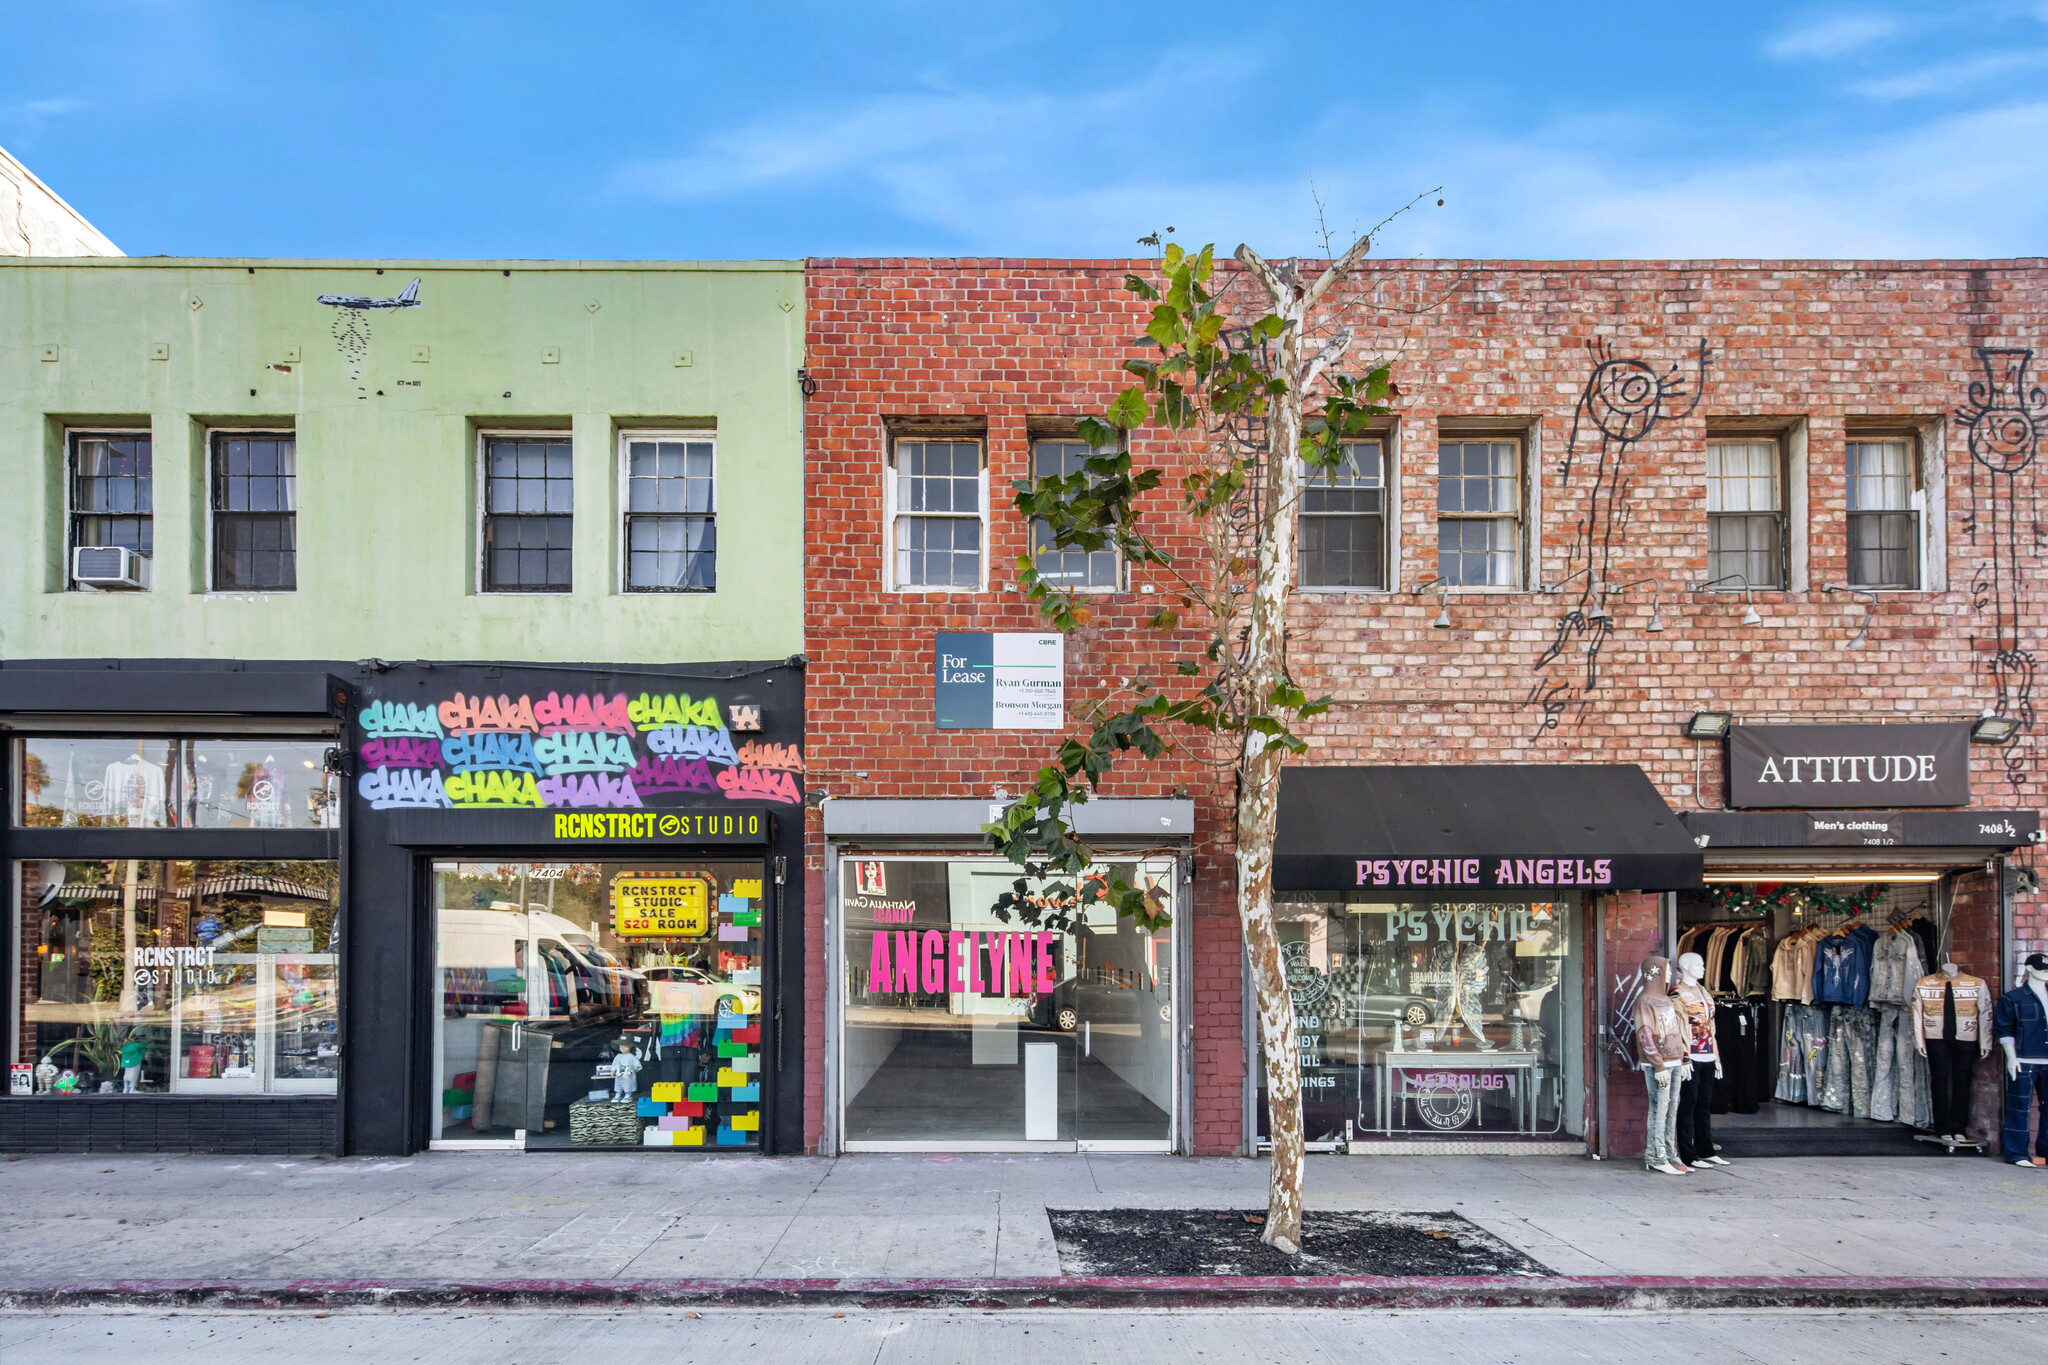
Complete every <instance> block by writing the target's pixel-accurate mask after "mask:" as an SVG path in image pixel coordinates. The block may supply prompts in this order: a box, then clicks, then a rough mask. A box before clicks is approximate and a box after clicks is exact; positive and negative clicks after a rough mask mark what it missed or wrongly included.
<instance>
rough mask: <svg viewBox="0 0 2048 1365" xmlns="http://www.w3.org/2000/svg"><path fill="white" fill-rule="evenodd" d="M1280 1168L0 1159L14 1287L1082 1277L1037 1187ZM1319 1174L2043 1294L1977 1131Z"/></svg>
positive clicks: (2013, 1201)
mask: <svg viewBox="0 0 2048 1365" xmlns="http://www.w3.org/2000/svg"><path fill="white" fill-rule="evenodd" d="M1265 1177H1266V1173H1265V1165H1264V1163H1263V1162H1256V1161H1247V1160H1227V1159H1226V1160H1185V1159H1176V1158H1170V1157H1149V1156H1073V1155H1058V1156H1034V1155H1015V1156H1007V1155H1005V1156H860V1157H844V1158H840V1159H838V1160H824V1159H793V1158H758V1157H752V1158H750V1157H723V1158H721V1157H688V1156H680V1155H666V1154H663V1155H622V1154H608V1155H592V1156H576V1155H555V1154H541V1153H533V1154H524V1155H513V1154H488V1155H482V1154H478V1155H472V1154H455V1153H436V1154H431V1155H423V1156H419V1157H414V1158H410V1159H403V1160H377V1159H369V1158H351V1159H345V1160H322V1159H296V1160H293V1159H261V1158H239V1157H214V1156H29V1157H18V1158H9V1159H8V1160H7V1161H6V1162H5V1163H4V1164H0V1295H5V1296H10V1297H11V1298H12V1299H13V1301H15V1302H29V1301H33V1300H35V1299H38V1298H45V1297H47V1296H48V1295H49V1294H50V1293H51V1291H64V1292H65V1293H67V1294H85V1295H87V1296H88V1297H95V1296H97V1297H102V1298H106V1297H109V1296H111V1298H112V1299H118V1298H119V1296H120V1293H121V1292H129V1291H132V1292H134V1293H137V1294H141V1293H142V1292H143V1290H144V1287H145V1286H157V1287H158V1288H157V1291H156V1292H158V1293H159V1294H160V1295H161V1294H162V1293H164V1292H168V1291H167V1288H166V1287H169V1286H177V1285H183V1286H188V1287H189V1286H198V1285H209V1286H214V1287H216V1288H218V1289H219V1290H221V1292H222V1293H223V1294H226V1296H227V1297H228V1298H232V1297H233V1295H232V1293H231V1292H229V1291H232V1290H233V1289H234V1287H236V1286H243V1287H247V1288H249V1289H250V1290H251V1291H252V1292H254V1291H256V1290H259V1289H261V1288H262V1287H265V1286H268V1287H270V1288H271V1289H273V1290H274V1289H277V1288H279V1287H282V1286H288V1285H292V1284H302V1285H319V1284H324V1285H328V1286H340V1285H344V1284H345V1285H351V1286H355V1287H356V1289H357V1290H363V1289H365V1288H368V1289H374V1288H376V1287H377V1286H388V1287H393V1288H396V1287H400V1286H405V1287H410V1289H412V1290H413V1291H416V1292H418V1293H421V1294H424V1296H425V1297H424V1298H421V1299H419V1300H417V1301H427V1300H430V1299H432V1298H433V1294H432V1292H431V1291H432V1288H433V1287H434V1286H437V1285H439V1286H449V1285H470V1286H480V1285H492V1286H499V1287H500V1288H501V1289H502V1290H503V1291H504V1292H506V1293H513V1292H514V1291H515V1290H516V1289H517V1287H519V1286H529V1287H532V1291H533V1292H534V1293H543V1290H542V1287H543V1286H547V1285H554V1286H559V1287H561V1288H560V1292H562V1293H564V1294H567V1293H569V1292H570V1291H569V1289H568V1286H571V1285H574V1286H581V1287H582V1288H581V1289H578V1290H576V1291H575V1292H576V1293H577V1294H580V1295H582V1296H583V1297H584V1298H586V1299H587V1298H591V1297H592V1296H593V1295H595V1296H598V1297H602V1296H603V1294H604V1293H605V1287H606V1286H615V1287H624V1286H628V1285H630V1286H635V1287H636V1288H646V1289H649V1290H652V1289H653V1288H654V1287H657V1286H660V1285H665V1284H666V1285H674V1286H682V1285H684V1284H688V1285H692V1286H705V1285H711V1286H714V1287H715V1286H718V1285H725V1286H728V1287H734V1286H745V1285H753V1286H757V1287H759V1288H762V1289H767V1288H769V1287H770V1286H771V1285H789V1284H792V1283H801V1284H805V1285H810V1286H838V1287H841V1288H843V1289H847V1290H849V1291H850V1290H851V1288H852V1287H853V1286H855V1285H857V1284H858V1285H867V1286H870V1287H887V1286H890V1285H894V1286H898V1287H907V1286H911V1285H914V1284H923V1285H930V1284H933V1283H935V1282H936V1283H943V1284H946V1285H951V1286H956V1287H958V1286H974V1285H982V1286H987V1287H991V1288H993V1287H996V1286H999V1285H1003V1284H1008V1285H1012V1286H1028V1285H1035V1286H1040V1287H1044V1286H1047V1285H1050V1287H1051V1289H1053V1290H1058V1289H1061V1288H1062V1287H1066V1286H1071V1287H1073V1288H1075V1289H1078V1288H1080V1286H1079V1285H1078V1284H1077V1283H1076V1282H1075V1281H1073V1280H1072V1279H1070V1278H1069V1279H1064V1280H1063V1279H1062V1277H1061V1270H1060V1264H1059V1257H1058V1253H1057V1250H1056V1248H1055V1247H1054V1244H1053V1239H1052V1234H1051V1229H1050V1227H1049V1225H1048V1223H1047V1219H1046V1213H1045V1211H1046V1209H1047V1208H1048V1207H1053V1208H1088V1207H1097V1208H1104V1207H1116V1206H1151V1207H1210V1208H1240V1209H1253V1208H1259V1207H1262V1206H1263V1204H1264V1190H1265ZM1308 1199H1309V1204H1310V1206H1311V1207H1312V1208H1330V1209H1412V1210H1451V1211H1454V1212H1457V1213H1460V1214H1463V1215H1464V1216H1465V1217H1467V1218H1469V1219H1470V1220H1471V1221H1472V1222H1474V1223H1476V1224H1478V1225H1479V1226H1481V1227H1482V1228H1485V1229H1486V1230H1487V1231H1489V1232H1492V1233H1494V1234H1495V1235H1497V1236H1499V1237H1501V1238H1502V1239H1504V1240H1505V1241H1507V1242H1509V1243H1511V1244H1512V1245H1514V1246H1515V1247H1517V1248H1519V1249H1521V1250H1522V1251H1524V1252H1526V1253H1527V1254H1528V1255H1530V1256H1531V1257H1533V1258H1535V1259H1536V1260H1537V1261H1539V1262H1541V1263H1542V1264H1543V1265H1544V1266H1546V1267H1548V1268H1549V1269H1550V1270H1551V1271H1552V1272H1554V1275H1555V1276H1556V1277H1558V1285H1559V1286H1561V1288H1560V1289H1559V1293H1560V1294H1561V1295H1562V1298H1561V1299H1560V1301H1564V1300H1569V1299H1571V1296H1570V1295H1569V1294H1567V1293H1564V1288H1563V1287H1568V1286H1566V1281H1577V1282H1579V1283H1581V1284H1582V1285H1585V1286H1593V1285H1607V1286H1614V1285H1618V1284H1624V1283H1626V1282H1631V1281H1636V1282H1641V1283H1644V1284H1651V1283H1656V1284H1662V1285H1666V1286H1670V1285H1683V1284H1685V1283H1687V1282H1694V1281H1697V1282H1700V1283H1701V1284H1703V1285H1704V1284H1707V1283H1709V1282H1711V1283H1717V1284H1722V1285H1724V1286H1741V1285H1761V1284H1763V1283H1765V1282H1767V1281H1768V1282H1772V1283H1777V1284H1781V1285H1787V1286H1789V1285H1794V1284H1797V1283H1803V1282H1807V1281H1814V1282H1819V1281H1827V1282H1831V1283H1836V1284H1838V1285H1843V1286H1848V1285H1853V1284H1855V1283H1858V1282H1865V1281H1868V1282H1883V1283H1884V1284H1887V1285H1890V1286H1893V1287H1897V1288H1904V1287H1910V1286H1912V1285H1914V1284H1926V1285H1935V1284H1937V1283H1939V1284H1951V1285H1954V1284H1962V1283H1966V1282H1978V1281H1985V1280H1990V1279H1996V1280H2000V1281H2006V1282H2009V1283H2008V1285H2007V1288H2008V1289H2009V1290H2010V1291H2011V1293H2010V1294H2008V1295H2007V1297H2006V1298H2005V1299H2003V1300H2001V1301H2007V1302H2044V1303H2048V1237H2044V1236H2043V1235H2042V1233H2043V1230H2044V1228H2048V1171H2042V1172H2038V1173H2036V1172H2030V1171H2025V1170H2018V1169H2015V1168H2013V1167H2010V1166H2006V1165H2003V1164H2001V1163H1998V1162H1994V1161H1989V1160H1984V1159H1980V1158H1978V1159H1973V1158H1967V1157H1958V1158H1951V1159H1934V1158H1904V1159H1883V1158H1864V1159H1853V1160H1852V1159H1840V1160H1821V1159H1781V1160H1769V1161H1761V1160H1760V1161H1747V1162H1741V1163H1738V1164H1736V1165H1734V1166H1730V1167H1728V1168H1726V1169H1724V1170H1720V1171H1716V1172H1711V1173H1708V1172H1702V1173H1698V1174H1694V1175H1691V1176H1686V1177H1683V1178H1677V1177H1669V1176H1652V1175H1649V1174H1646V1173H1645V1172H1643V1170H1642V1169H1641V1167H1640V1165H1639V1164H1638V1163H1636V1162H1633V1161H1629V1162H1606V1163H1601V1162H1594V1161H1590V1160H1586V1159H1583V1158H1532V1157H1521V1158H1510V1157H1420V1156H1418V1157H1312V1158H1310V1160H1309V1171H1308ZM2022 1282H2025V1283H2031V1284H2033V1285H2035V1286H2037V1288H2036V1289H2032V1290H2025V1289H2023V1286H2022ZM1121 1283H1122V1284H1124V1285H1125V1286H1126V1287H1127V1288H1128V1287H1129V1286H1130V1285H1132V1284H1134V1283H1136V1284H1139V1285H1142V1284H1143V1283H1144V1282H1129V1281H1125V1282H1121ZM1176 1283H1179V1284H1180V1285H1181V1286H1182V1291H1181V1292H1182V1293H1183V1294H1186V1293H1188V1292H1191V1291H1189V1289H1188V1282H1185V1281H1182V1282H1176ZM1262 1283H1263V1282H1262ZM1512 1283H1513V1284H1514V1285H1516V1286H1518V1289H1517V1292H1518V1293H1519V1292H1520V1291H1522V1290H1527V1289H1529V1288H1530V1287H1531V1286H1532V1285H1533V1284H1536V1283H1538V1282H1532V1281H1518V1282H1512ZM120 1286H128V1287H129V1291H121V1290H120V1289H119V1287H120ZM1226 1287H1227V1286H1226ZM1865 1287H1866V1288H1867V1287H1868V1286H1867V1285H1866V1286H1865ZM692 1292H698V1291H692ZM24 1296H25V1297H24ZM2015 1296H2016V1297H2015ZM204 1297H205V1296H204V1295H203V1294H198V1293H197V1291H194V1293H193V1294H192V1295H188V1299H189V1300H190V1301H200V1300H202V1299H204ZM257 1297H258V1298H259V1299H260V1298H261V1297H262V1295H261V1294H260V1293H258V1294H257ZM671 1297H672V1298H673V1297H674V1296H671ZM684 1297H687V1295H685V1296H684ZM1063 1297H1064V1296H1063ZM1521 1297H1522V1298H1523V1299H1524V1300H1525V1301H1529V1296H1528V1295H1527V1294H1526V1293H1524V1294H1522V1295H1521ZM1539 1297H1541V1296H1539ZM1596 1297H1597V1296H1596ZM219 1298H220V1296H219V1295H216V1300H219ZM274 1301H284V1300H282V1299H277V1300H274ZM729 1301H737V1300H729ZM1008 1301H1018V1300H1016V1299H1015V1298H1014V1297H1011V1298H1010V1299H1009V1300H1008ZM1574 1301H1587V1300H1586V1299H1585V1297H1584V1296H1581V1297H1580V1298H1579V1299H1578V1300H1574ZM1750 1301H1756V1300H1753V1299H1752V1300H1750ZM1785 1301H1792V1300H1789V1299H1787V1300H1785ZM1799 1301H1805V1302H1813V1301H1830V1300H1828V1299H1826V1298H1825V1297H1823V1298H1822V1299H1819V1300H1815V1299H1814V1298H1812V1297H1811V1295H1808V1296H1807V1297H1806V1298H1804V1299H1801V1300H1799ZM1920 1301H1926V1300H1924V1299H1922V1300H1920Z"/></svg>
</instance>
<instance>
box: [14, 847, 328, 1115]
mask: <svg viewBox="0 0 2048 1365" xmlns="http://www.w3.org/2000/svg"><path fill="white" fill-rule="evenodd" d="M16 872H17V877H18V884H19V886H20V901H19V904H20V906H21V919H20V937H19V940H18V941H19V942H20V944H21V945H22V956H21V965H20V967H19V969H18V973H17V981H16V989H15V992H14V998H15V1004H16V1015H15V1023H16V1028H15V1030H14V1038H15V1055H14V1056H13V1057H12V1058H11V1059H10V1061H11V1064H12V1070H11V1073H10V1079H11V1081H12V1083H13V1084H12V1086H11V1089H12V1090H13V1092H14V1093H16V1094H19V1093H22V1092H23V1091H24V1090H27V1089H32V1090H33V1091H34V1092H35V1093H38V1094H56V1095H84V1094H125V1095H193V1094H226V1093H250V1094H265V1093H286V1092H300V1093H305V1092H311V1093H320V1094H330V1095H331V1094H333V1093H334V1092H335V1081H336V1077H337V1075H338V1068H339V1066H340V1047H339V1043H340V1036H339V1031H338V1030H339V1023H340V1014H339V988H340V966H339V956H338V953H337V946H336V934H337V926H338V918H339V915H338V911H339V904H340V903H339V899H338V895H337V893H338V889H339V885H340V878H339V876H338V875H337V865H336V864H334V863H332V862H324V861H323V862H226V861H204V860H193V861H183V860H175V861H158V860H152V859H139V858H119V859H93V860H86V861H70V862H58V861H54V860H48V859H40V860H32V861H28V862H22V863H18V864H16Z"/></svg>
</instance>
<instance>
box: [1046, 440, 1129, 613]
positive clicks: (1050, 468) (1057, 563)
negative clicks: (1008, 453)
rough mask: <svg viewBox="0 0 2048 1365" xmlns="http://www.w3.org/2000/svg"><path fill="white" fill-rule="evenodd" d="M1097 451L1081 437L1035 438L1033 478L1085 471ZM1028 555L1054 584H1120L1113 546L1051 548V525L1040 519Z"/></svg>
mask: <svg viewBox="0 0 2048 1365" xmlns="http://www.w3.org/2000/svg"><path fill="white" fill-rule="evenodd" d="M1095 453H1096V452H1095V451H1093V450H1090V449H1089V448H1088V446H1087V445H1086V444H1084V443H1082V442H1080V441H1036V442H1034V443H1033V444H1032V447H1031V474H1032V477H1033V478H1037V479H1048V478H1064V477H1066V476H1068V475H1071V474H1085V473H1086V472H1087V469H1088V457H1089V456H1090V455H1093V454H1095ZM1031 558H1032V561H1033V563H1034V565H1035V567H1036V568H1037V569H1038V576H1039V577H1040V578H1042V579H1044V580H1045V581H1046V582H1047V583H1049V584H1051V585H1052V586H1053V587H1056V588H1104V589H1110V590H1114V589H1116V588H1118V587H1121V586H1122V576H1121V573H1120V571H1119V566H1118V564H1117V553H1116V551H1115V550H1114V549H1102V550H1082V549H1065V550H1055V549H1053V548H1052V528H1051V527H1050V526H1048V525H1046V524H1045V523H1044V522H1042V521H1034V522H1033V523H1031Z"/></svg>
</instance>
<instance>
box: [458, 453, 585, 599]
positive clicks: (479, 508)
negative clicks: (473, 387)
mask: <svg viewBox="0 0 2048 1365" xmlns="http://www.w3.org/2000/svg"><path fill="white" fill-rule="evenodd" d="M536 437H539V438H543V439H546V440H556V439H561V440H564V441H567V442H568V443H569V468H570V485H569V486H570V487H571V488H572V489H573V488H574V487H575V468H576V433H575V432H574V431H572V430H570V429H569V428H567V427H558V428H557V427H550V428H541V427H489V428H485V427H478V428H477V431H476V450H475V451H474V453H473V455H472V457H471V463H470V468H471V469H472V471H473V478H474V481H475V484H476V491H475V493H474V495H473V496H472V498H471V502H472V503H473V504H474V507H473V508H472V521H471V525H470V534H471V536H472V537H473V538H474V539H475V541H476V553H475V554H474V555H472V556H471V559H472V561H473V562H472V563H471V565H470V574H471V587H470V591H471V592H472V593H474V594H475V595H476V596H478V597H574V596H575V595H576V566H575V555H574V545H575V542H574V540H573V539H572V540H571V542H570V546H571V555H570V561H569V591H567V592H538V591H535V590H534V589H531V588H513V589H510V590H507V589H503V588H491V587H487V586H485V585H486V583H488V581H489V575H488V574H486V573H485V572H484V556H485V555H486V554H488V553H489V552H490V551H489V547H488V546H487V545H486V544H485V542H484V519H485V517H486V516H487V515H488V509H489V507H490V497H491V464H490V452H491V442H492V441H504V440H522V439H523V440H533V439H534V438H536ZM569 517H570V524H571V528H572V531H573V528H574V525H575V519H576V508H575V506H574V505H573V503H572V505H571V506H570V508H569Z"/></svg>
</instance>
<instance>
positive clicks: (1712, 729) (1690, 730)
mask: <svg viewBox="0 0 2048 1365" xmlns="http://www.w3.org/2000/svg"><path fill="white" fill-rule="evenodd" d="M1734 723H1735V713H1734V712H1733V711H1695V712H1693V713H1692V719H1691V720H1688V721H1687V722H1686V723H1685V737H1686V738H1687V739H1726V738H1727V737H1728V727H1729V726H1731V725H1733V724H1734Z"/></svg>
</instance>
